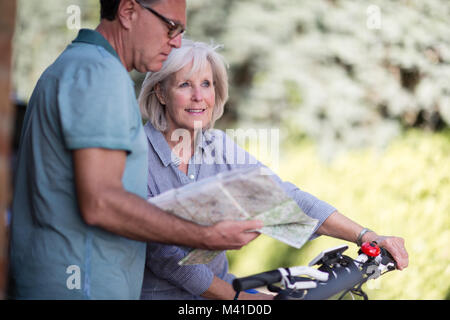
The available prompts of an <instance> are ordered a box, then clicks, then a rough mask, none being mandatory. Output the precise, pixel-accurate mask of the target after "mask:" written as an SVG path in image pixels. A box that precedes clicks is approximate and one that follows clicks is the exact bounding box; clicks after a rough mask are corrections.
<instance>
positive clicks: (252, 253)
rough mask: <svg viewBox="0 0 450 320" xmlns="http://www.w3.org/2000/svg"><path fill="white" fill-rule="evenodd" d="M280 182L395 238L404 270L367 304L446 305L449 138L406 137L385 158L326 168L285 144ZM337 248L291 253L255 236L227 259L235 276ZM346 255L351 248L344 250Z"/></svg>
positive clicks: (371, 156) (352, 156)
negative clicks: (403, 251) (404, 254)
mask: <svg viewBox="0 0 450 320" xmlns="http://www.w3.org/2000/svg"><path fill="white" fill-rule="evenodd" d="M281 161H282V165H281V170H280V172H279V174H280V176H281V177H282V178H284V179H285V180H289V181H291V182H293V183H295V184H296V185H298V186H299V187H300V188H301V189H303V190H305V191H308V192H310V193H312V194H314V195H316V196H317V197H319V198H320V199H323V200H325V201H327V202H329V203H331V204H333V205H334V206H335V207H336V208H338V210H339V211H340V212H342V213H343V214H345V215H347V216H348V217H350V218H351V219H353V220H355V221H357V222H358V223H360V224H361V225H364V226H367V227H370V228H372V229H374V230H376V231H377V232H378V233H379V234H383V235H397V236H401V237H403V238H404V239H405V241H406V247H407V249H408V252H409V257H410V263H409V267H408V268H407V269H405V270H404V271H395V272H391V273H390V274H387V275H385V276H383V277H382V278H379V279H377V280H374V281H372V282H371V283H368V284H367V285H366V289H367V293H368V295H369V297H370V298H371V299H446V298H447V299H448V298H449V294H450V250H449V249H448V244H449V243H450V197H449V195H450V131H447V132H444V133H439V134H436V133H433V134H432V133H427V132H420V131H409V132H407V133H406V134H404V135H403V136H402V137H401V138H399V139H397V140H395V141H393V142H392V143H391V144H390V145H389V146H388V147H387V148H386V149H385V150H383V151H376V150H372V149H371V150H363V151H361V150H360V151H353V152H349V153H347V154H346V155H341V156H339V157H338V158H337V159H335V160H334V161H333V162H332V163H331V164H324V163H323V162H322V161H321V160H320V159H319V158H318V157H317V150H316V149H315V147H314V146H313V145H312V144H310V143H300V144H297V145H296V146H295V147H294V146H293V144H292V145H291V146H290V148H288V151H287V152H286V154H285V155H283V158H282V160H281ZM344 243H346V242H345V241H342V240H339V239H334V238H329V237H319V238H318V239H316V240H313V241H311V242H309V243H308V244H307V245H306V246H304V247H303V248H302V249H300V250H297V249H294V248H292V247H289V246H287V245H284V244H283V243H281V242H279V241H276V240H273V239H271V238H269V237H265V236H260V237H259V238H258V239H257V240H255V241H253V242H252V243H250V244H249V245H247V246H246V247H244V248H243V249H241V250H239V251H230V252H229V253H228V256H229V258H230V269H231V271H232V272H234V273H235V274H236V275H238V276H244V275H249V274H252V273H255V272H262V271H265V270H269V269H272V268H278V267H282V266H293V265H303V264H307V263H308V262H309V261H310V260H311V259H312V258H314V256H315V255H317V254H318V253H319V252H320V251H322V250H323V249H326V248H330V247H334V246H337V245H340V244H344ZM348 244H349V250H348V251H347V252H346V253H347V254H348V255H351V256H356V251H357V248H356V245H354V244H351V243H348Z"/></svg>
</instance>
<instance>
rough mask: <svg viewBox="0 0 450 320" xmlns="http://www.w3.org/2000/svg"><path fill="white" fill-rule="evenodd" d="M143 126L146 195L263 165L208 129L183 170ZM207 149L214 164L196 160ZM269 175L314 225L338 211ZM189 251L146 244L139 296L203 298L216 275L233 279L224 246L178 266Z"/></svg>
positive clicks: (159, 139) (153, 132)
mask: <svg viewBox="0 0 450 320" xmlns="http://www.w3.org/2000/svg"><path fill="white" fill-rule="evenodd" d="M144 130H145V133H146V135H147V139H148V145H149V148H148V168H149V175H148V186H147V187H148V189H147V191H148V196H149V197H153V196H156V195H159V194H160V193H163V192H165V191H168V190H170V189H173V188H179V187H182V186H184V185H186V184H189V183H193V182H195V181H198V180H201V179H205V178H208V177H211V176H214V175H216V174H218V173H220V172H223V171H229V170H232V169H242V168H250V167H251V166H263V164H261V163H260V162H259V161H257V160H256V159H255V158H253V157H252V156H251V155H249V154H248V153H247V152H246V151H245V150H243V149H242V148H240V147H239V146H238V145H237V144H235V143H234V141H232V139H230V138H229V137H228V136H227V135H226V134H225V133H224V132H223V131H220V130H207V131H205V132H203V134H202V136H201V140H200V142H198V144H197V145H198V148H196V151H195V154H194V156H193V157H192V158H191V160H190V162H189V165H188V172H187V174H185V173H183V172H182V171H180V170H179V169H178V164H179V161H177V159H176V157H174V156H173V155H172V150H171V148H170V147H169V145H168V143H167V141H166V140H165V138H164V136H163V134H162V133H161V132H159V131H157V130H156V129H155V128H154V127H153V126H152V125H151V124H150V123H147V124H146V125H145V126H144ZM211 150H213V151H211ZM206 153H208V154H209V155H212V156H213V157H214V159H215V160H216V161H214V163H212V161H203V162H202V161H197V160H198V159H202V156H203V157H204V155H205V154H206ZM230 155H231V156H230ZM233 159H234V160H235V161H233ZM238 159H245V161H237V160H238ZM272 177H273V179H274V180H275V181H277V182H278V183H279V185H280V186H281V187H282V188H283V190H284V191H285V192H286V193H287V194H288V195H289V196H291V197H292V198H293V199H294V200H295V201H296V202H297V203H298V205H299V206H300V207H301V208H302V210H303V211H304V212H305V213H306V214H307V215H309V216H310V217H312V218H314V219H318V220H319V223H318V225H317V227H316V230H317V228H318V227H319V226H320V225H321V224H322V223H323V221H325V219H326V218H328V216H329V215H330V214H331V213H333V212H334V211H335V210H336V209H335V208H334V207H332V206H331V205H329V204H327V203H325V202H323V201H321V200H319V199H317V198H316V197H314V196H312V195H311V194H309V193H307V192H304V191H302V190H300V189H299V188H297V187H296V186H295V185H293V184H292V183H289V182H283V181H282V180H281V179H280V178H279V177H278V176H276V175H275V174H273V175H272ZM190 250H191V248H187V247H180V246H174V245H165V244H161V243H153V242H150V243H148V244H147V258H146V266H145V273H144V282H143V288H142V293H141V299H159V300H161V299H202V297H201V296H200V295H201V294H202V293H204V292H205V291H206V290H207V289H208V288H209V286H210V285H211V283H212V280H213V278H214V276H217V277H218V278H220V279H222V280H225V281H227V282H230V283H231V282H232V280H233V279H234V276H233V275H232V274H230V273H228V261H227V258H226V254H225V251H223V252H222V253H221V254H220V255H218V256H217V257H216V258H215V259H214V260H213V261H211V262H210V263H209V264H201V265H186V266H179V265H178V261H179V260H180V259H182V258H183V257H185V256H186V255H187V253H188V252H189V251H190Z"/></svg>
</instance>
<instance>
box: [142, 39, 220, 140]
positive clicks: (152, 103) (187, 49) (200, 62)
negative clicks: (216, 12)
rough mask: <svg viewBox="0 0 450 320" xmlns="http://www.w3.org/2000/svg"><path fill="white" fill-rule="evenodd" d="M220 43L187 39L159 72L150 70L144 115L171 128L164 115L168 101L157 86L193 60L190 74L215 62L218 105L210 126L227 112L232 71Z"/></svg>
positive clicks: (145, 84)
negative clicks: (213, 43) (220, 49)
mask: <svg viewBox="0 0 450 320" xmlns="http://www.w3.org/2000/svg"><path fill="white" fill-rule="evenodd" d="M218 48H220V46H212V45H208V44H206V43H203V42H194V41H192V40H188V39H183V40H182V44H181V47H180V48H176V49H173V50H172V52H171V53H170V54H169V57H168V58H167V60H166V61H165V62H164V64H163V66H162V68H161V70H159V71H158V72H148V73H147V75H146V77H145V80H144V82H143V83H142V89H141V92H140V94H139V98H138V102H139V107H140V109H141V113H142V116H143V118H144V119H148V120H149V121H150V122H151V124H152V125H153V127H155V129H156V130H158V131H161V132H164V131H166V130H167V121H166V118H165V116H164V105H162V104H161V102H160V101H159V100H158V98H157V96H156V94H155V86H156V85H157V84H158V83H159V84H160V85H161V86H162V87H163V83H165V81H166V80H167V79H168V78H169V77H170V76H172V75H173V74H174V73H176V72H177V71H179V70H181V69H182V68H184V67H185V66H186V65H188V64H189V63H191V62H192V69H191V71H190V73H189V75H188V76H190V75H192V74H193V73H195V72H198V71H199V70H201V69H202V68H203V67H204V66H205V64H206V63H207V62H209V63H210V64H211V69H212V73H213V81H214V90H215V97H216V100H215V105H214V110H213V113H212V119H211V122H210V124H209V127H208V128H207V129H209V128H212V127H213V126H214V123H215V121H216V120H217V119H219V118H220V117H221V116H222V114H223V108H224V105H225V103H226V102H227V100H228V75H227V70H226V67H225V62H224V59H223V57H222V56H221V55H220V54H219V53H217V52H216V50H217V49H218Z"/></svg>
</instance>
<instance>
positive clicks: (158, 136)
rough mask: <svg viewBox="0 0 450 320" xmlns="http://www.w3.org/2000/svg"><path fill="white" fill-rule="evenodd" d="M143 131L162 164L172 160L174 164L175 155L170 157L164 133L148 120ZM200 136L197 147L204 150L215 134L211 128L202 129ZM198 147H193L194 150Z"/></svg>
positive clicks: (170, 151) (166, 164)
mask: <svg viewBox="0 0 450 320" xmlns="http://www.w3.org/2000/svg"><path fill="white" fill-rule="evenodd" d="M144 131H145V134H146V135H147V139H148V141H149V142H150V144H151V145H152V146H153V149H154V150H155V152H156V154H157V155H158V157H159V158H160V159H161V162H162V163H163V164H164V166H165V167H167V166H168V165H169V164H170V163H172V162H173V163H175V164H176V156H174V157H173V159H172V149H170V147H169V144H168V143H167V141H166V138H165V137H164V135H163V134H162V133H161V132H160V131H158V130H156V129H155V127H153V125H152V124H151V123H150V122H147V123H146V124H145V126H144ZM200 138H201V139H200V140H197V141H198V142H197V143H198V146H197V147H198V148H201V149H202V150H203V151H204V150H205V149H206V148H210V147H209V145H210V144H211V143H213V142H214V139H215V136H214V134H212V132H211V130H204V131H202V132H201V137H200ZM198 148H195V150H197V149H198Z"/></svg>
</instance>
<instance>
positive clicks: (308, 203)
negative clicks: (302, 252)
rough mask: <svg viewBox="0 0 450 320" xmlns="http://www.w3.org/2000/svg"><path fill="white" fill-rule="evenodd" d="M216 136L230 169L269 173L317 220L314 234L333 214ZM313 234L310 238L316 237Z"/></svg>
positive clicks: (328, 205)
mask: <svg viewBox="0 0 450 320" xmlns="http://www.w3.org/2000/svg"><path fill="white" fill-rule="evenodd" d="M215 132H216V134H217V133H219V134H220V135H222V137H223V138H222V139H219V141H222V143H223V145H222V146H221V147H219V148H223V151H224V157H225V161H226V163H228V164H229V165H231V167H232V168H251V167H254V166H257V167H263V168H265V171H266V173H269V174H270V176H271V177H272V179H273V180H274V181H275V182H277V183H278V185H280V187H281V188H282V189H283V190H284V191H285V192H286V193H287V194H288V195H289V196H290V197H291V198H292V199H293V200H294V201H295V202H297V204H298V206H299V207H300V208H301V209H302V210H303V212H304V213H305V214H306V215H308V216H310V217H311V218H313V219H317V220H319V223H318V224H317V226H316V228H315V229H314V232H316V231H317V229H318V228H319V227H320V226H321V225H322V223H323V222H324V221H325V220H326V219H327V218H328V217H329V216H330V215H331V214H332V213H333V212H334V211H336V208H335V207H333V206H332V205H330V204H328V203H327V202H325V201H322V200H320V199H318V198H317V197H315V196H313V195H312V194H310V193H308V192H305V191H303V190H300V189H299V188H298V187H297V186H296V185H294V184H293V183H291V182H287V181H283V180H282V179H281V178H280V177H279V176H277V175H276V174H275V173H274V172H273V171H272V170H271V169H270V168H268V167H266V166H265V165H264V164H262V163H261V162H260V161H258V160H257V159H255V158H254V157H253V156H252V155H250V154H249V153H248V152H247V151H245V150H244V149H242V148H241V147H240V146H238V145H237V144H236V143H234V141H233V140H232V139H231V138H230V137H228V136H227V135H226V134H225V133H224V132H223V131H220V130H215ZM317 236H318V235H317V234H314V235H313V236H312V238H315V237H317Z"/></svg>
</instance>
